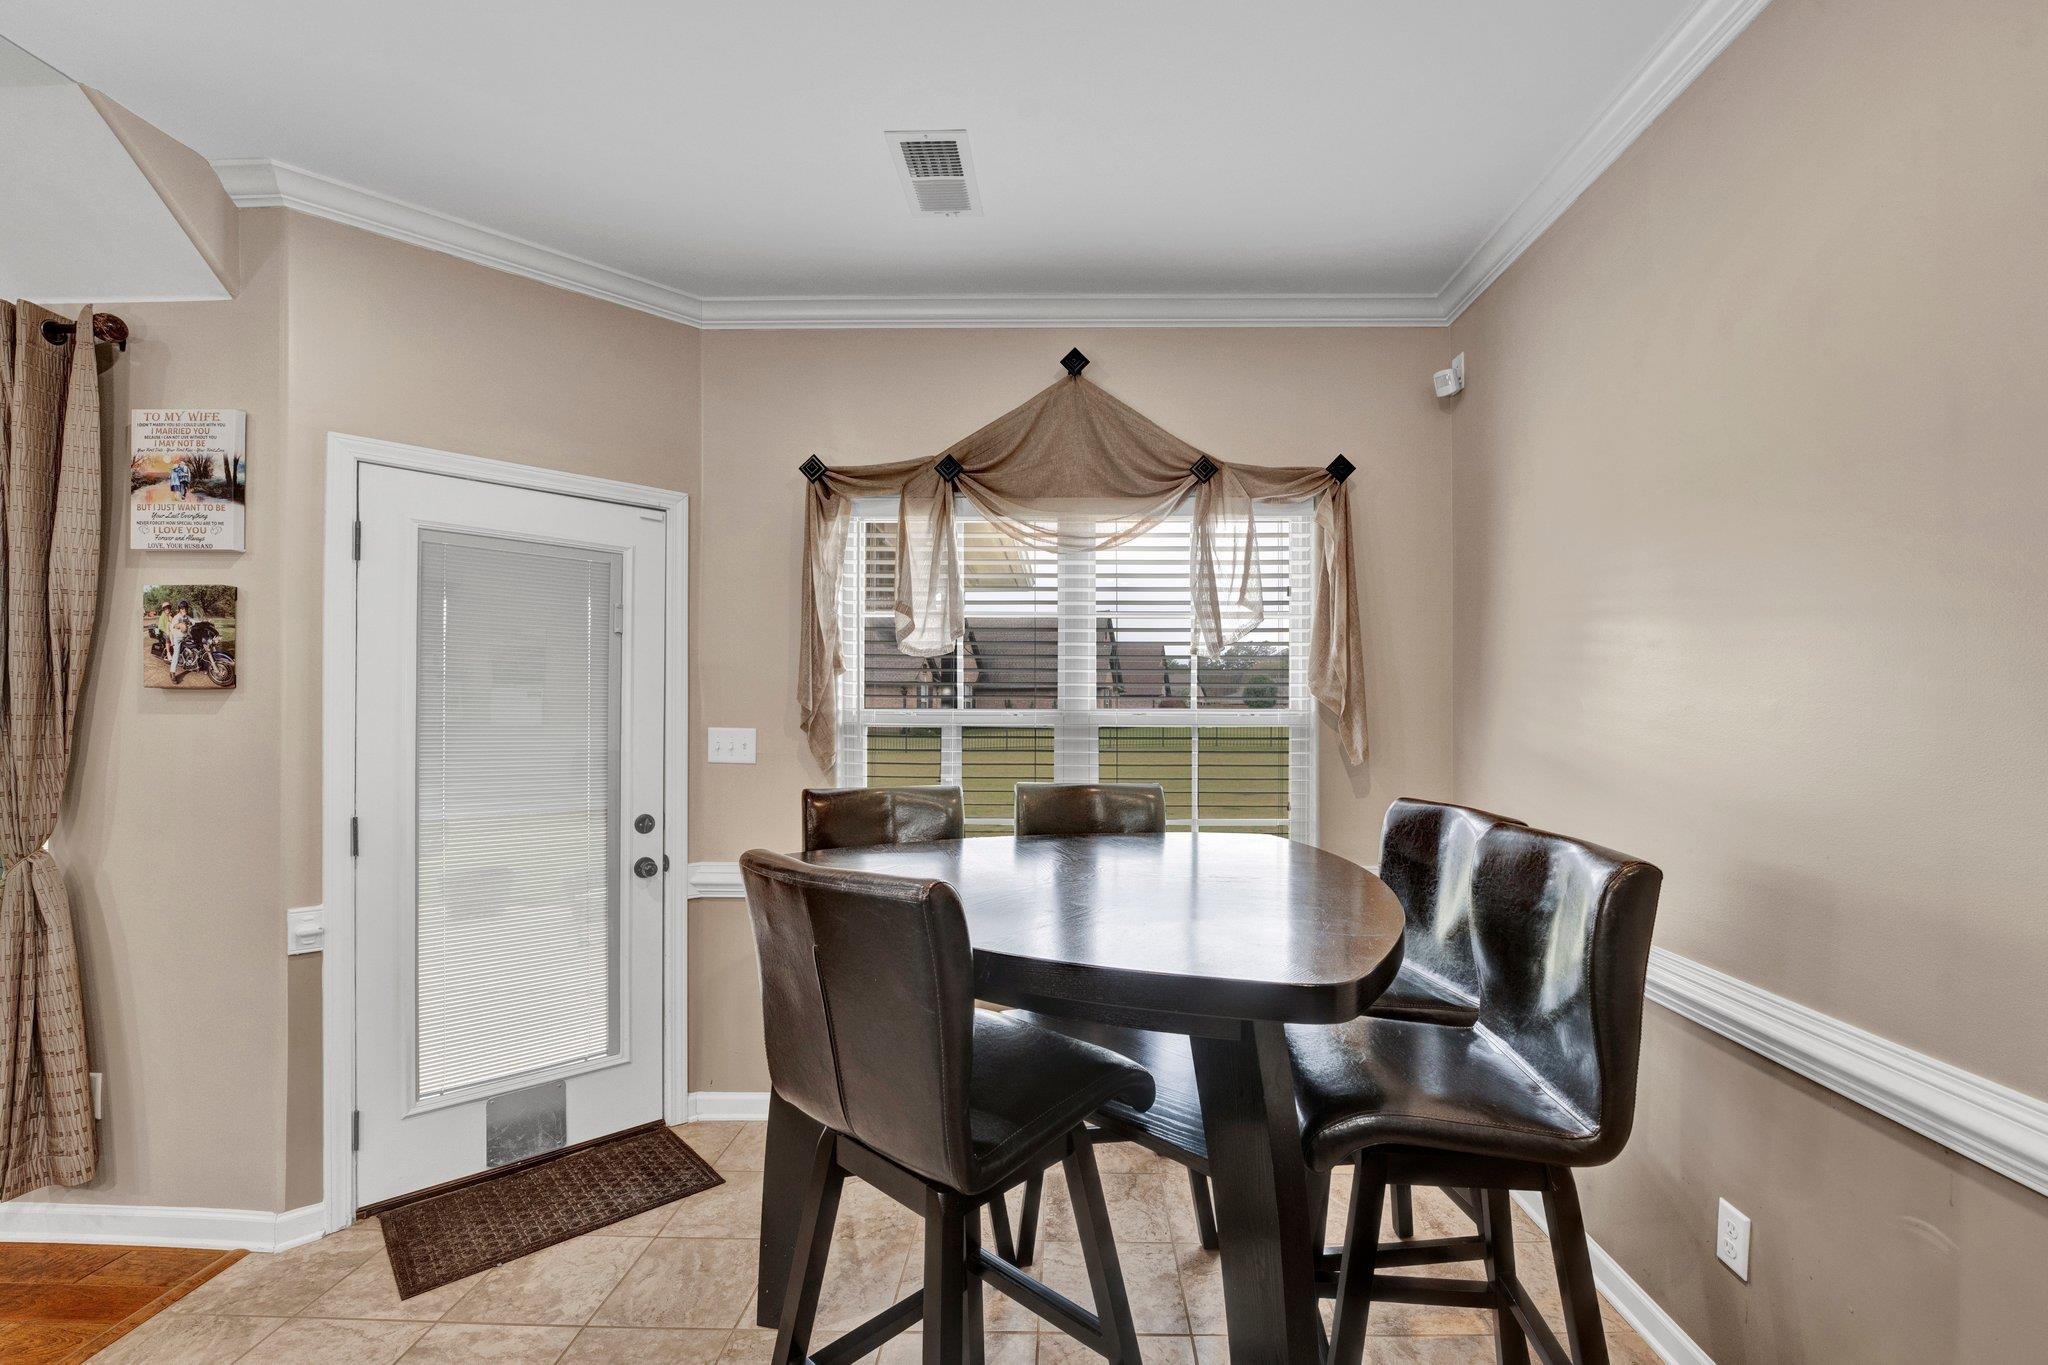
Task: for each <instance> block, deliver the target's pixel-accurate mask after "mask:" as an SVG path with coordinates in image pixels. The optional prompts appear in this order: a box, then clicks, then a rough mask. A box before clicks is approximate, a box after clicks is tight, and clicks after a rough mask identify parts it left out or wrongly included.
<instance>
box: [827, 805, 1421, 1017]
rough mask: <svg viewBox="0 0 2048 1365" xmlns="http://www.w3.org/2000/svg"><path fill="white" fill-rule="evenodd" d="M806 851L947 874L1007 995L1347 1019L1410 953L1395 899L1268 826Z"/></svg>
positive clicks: (984, 979) (941, 877) (1136, 1007)
mask: <svg viewBox="0 0 2048 1365" xmlns="http://www.w3.org/2000/svg"><path fill="white" fill-rule="evenodd" d="M805 856H806V858H807V860H808V861H811V862H814V863H822V864H829V865H830V866H833V867H845V868H858V869H860V870H862V871H865V872H880V873H886V874H891V875H895V876H904V877H916V878H919V879H921V880H931V881H943V882H946V883H948V884H949V885H951V886H952V887H953V889H954V890H955V892H956V893H957V894H958V895H959V897H960V904H961V908H962V909H963V910H964V911H965V912H966V916H967V932H968V937H969V938H970V939H971V940H972V942H973V944H974V953H975V965H976V970H977V973H978V979H977V982H976V989H977V991H978V993H979V994H980V995H981V996H982V998H983V999H986V1000H991V1001H994V1002H995V1003H997V1004H1006V1005H1024V1006H1031V1007H1037V1006H1040V1005H1044V1004H1049V1003H1051V1002H1055V1001H1058V1002H1066V1003H1069V1004H1072V1005H1080V1006H1088V1005H1095V1006H1099V1007H1101V1008H1102V1009H1103V1010H1104V1011H1121V1012H1131V1011H1137V1012H1147V1013H1152V1012H1156V1013H1161V1014H1172V1015H1198V1016H1209V1017H1212V1018H1217V1019H1229V1020H1269V1021H1277V1022H1286V1023H1321V1024H1330V1023H1341V1022H1343V1021H1344V1020H1347V1019H1354V1018H1356V1017H1358V1015H1360V1014H1361V1013H1363V1012H1364V1010H1365V1008H1366V1007H1367V1006H1368V1005H1370V1004H1371V1003H1372V1001H1373V1000H1375V999H1376V998H1377V997H1378V996H1379V993H1380V991H1381V990H1383V989H1384V988H1385V987H1386V984H1387V983H1388V982H1389V981H1391V980H1393V977H1394V973H1395V972H1396V971H1397V970H1398V969H1399V967H1400V965H1401V927H1402V915H1401V903H1400V902H1399V901H1398V900H1396V899H1395V898H1394V893H1393V892H1392V891H1389V890H1388V889H1387V887H1386V884H1385V883H1383V882H1381V881H1380V879H1379V878H1377V877H1375V876H1373V875H1372V873H1370V872H1368V871H1366V870H1365V869H1364V868H1362V867H1360V866H1358V865H1357V864H1356V863H1352V862H1349V861H1347V860H1345V859H1343V858H1340V857H1337V856H1336V855H1335V854H1331V853H1325V852H1323V851H1322V850H1321V849H1317V848H1312V847H1310V846H1309V845H1307V844H1298V843H1295V842H1293V841H1291V840H1288V839H1281V838H1275V837H1274V836H1272V835H1266V834H1199V835H1193V834H1119V835H1089V836H1085V837H1080V838H1025V839H1014V838H983V839H953V840H944V841H940V842H936V843H921V844H898V845H893V846H882V847H873V848H847V849H833V850H830V851H826V852H820V853H811V854H807V855H805Z"/></svg>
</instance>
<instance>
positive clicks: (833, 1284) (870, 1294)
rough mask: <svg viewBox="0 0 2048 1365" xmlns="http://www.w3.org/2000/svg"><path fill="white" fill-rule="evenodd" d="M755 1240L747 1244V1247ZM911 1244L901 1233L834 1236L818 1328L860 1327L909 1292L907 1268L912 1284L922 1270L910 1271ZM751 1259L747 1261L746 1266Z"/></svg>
mask: <svg viewBox="0 0 2048 1365" xmlns="http://www.w3.org/2000/svg"><path fill="white" fill-rule="evenodd" d="M752 1245H753V1244H752V1243H748V1246H749V1248H751V1247H752ZM911 1259H912V1253H911V1250H910V1248H909V1247H908V1246H907V1245H906V1244H905V1243H904V1242H903V1241H902V1239H900V1238H893V1237H878V1238H861V1237H835V1238H833V1240H832V1254H831V1256H830V1257H829V1258H828V1259H827V1260H826V1262H825V1282H824V1284H823V1285H822V1286H821V1287H820V1288H819V1290H818V1319H817V1327H816V1330H817V1331H818V1332H819V1333H821V1334H830V1333H836V1332H843V1331H845V1330H846V1329H847V1328H849V1327H858V1326H859V1325H860V1324H861V1323H863V1322H865V1321H867V1320H868V1319H869V1318H871V1317H873V1316H874V1315H875V1314H877V1313H879V1312H881V1311H882V1310H883V1309H885V1308H887V1307H888V1306H889V1305H890V1304H892V1303H894V1302H896V1300H897V1299H899V1298H900V1297H902V1296H903V1295H904V1294H907V1293H909V1292H910V1290H909V1288H908V1287H905V1286H903V1279H904V1276H905V1274H906V1273H910V1274H912V1275H913V1277H914V1278H913V1280H912V1283H913V1284H915V1283H916V1282H917V1279H918V1278H921V1270H920V1271H916V1272H911V1271H907V1270H906V1267H907V1266H908V1265H909V1262H910V1260H911ZM752 1270H753V1262H752V1260H751V1259H750V1260H749V1262H748V1271H749V1273H751V1272H752Z"/></svg>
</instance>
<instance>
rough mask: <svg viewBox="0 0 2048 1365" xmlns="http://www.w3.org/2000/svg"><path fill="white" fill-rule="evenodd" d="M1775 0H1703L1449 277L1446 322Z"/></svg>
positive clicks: (1441, 299) (1443, 294)
mask: <svg viewBox="0 0 2048 1365" xmlns="http://www.w3.org/2000/svg"><path fill="white" fill-rule="evenodd" d="M1770 2H1771V0H1699V4H1698V5H1697V6H1696V7H1695V8H1694V9H1693V11H1692V13H1690V14H1688V15H1686V16H1685V18H1683V19H1681V20H1680V21H1679V22H1678V25H1677V27H1676V28H1674V29H1673V30H1672V31H1671V34H1670V36H1669V37H1667V38H1665V40H1664V41H1663V42H1662V43H1660V44H1658V46H1657V49H1656V51H1654V52H1652V53H1651V54H1650V55H1649V57H1648V58H1647V59H1645V60H1644V62H1643V64H1642V65H1641V66H1639V67H1637V68H1636V70H1635V74H1633V75H1632V76H1630V77H1629V78H1628V80H1627V81H1626V82H1624V83H1623V85H1622V87H1621V89H1620V90H1618V91H1616V92H1615V95H1614V98H1613V99H1611V100H1609V101H1608V102H1607V106H1606V107H1605V108H1604V109H1602V110H1601V111H1600V112H1599V114H1598V115H1596V116H1595V117H1594V119H1593V122H1592V123H1591V125H1589V126H1588V127H1587V129H1586V131H1585V132H1583V133H1581V134H1579V136H1578V137H1577V138H1576V139H1575V140H1574V141H1573V142H1572V144H1571V145H1570V146H1569V147H1567V148H1565V149H1564V152H1563V153H1562V154H1561V155H1560V156H1559V157H1558V158H1557V160H1555V161H1553V162H1551V163H1550V169H1549V170H1547V171H1545V172H1544V173H1543V176H1542V178H1541V179H1539V180H1538V181H1537V182H1536V184H1535V185H1534V186H1533V187H1532V188H1531V189H1530V190H1529V192H1528V193H1527V194H1525V195H1523V196H1522V198H1521V200H1520V201H1519V202H1518V203H1517V204H1516V205H1515V206H1514V207H1513V208H1512V209H1509V210H1508V213H1507V216H1506V217H1505V218H1503V219H1501V221H1500V223H1499V224H1498V225H1497V226H1496V227H1495V228H1494V230H1493V231H1492V232H1490V233H1488V234H1487V237H1486V240H1485V241H1483V242H1481V243H1480V244H1479V246H1478V248H1477V249H1476V250H1475V251H1473V253H1472V254H1471V255H1470V256H1469V257H1467V258H1466V260H1465V264H1464V265H1462V266H1460V267H1459V268H1458V271H1457V273H1456V274H1454V275H1452V276H1451V278H1450V280H1449V281H1448V282H1446V283H1445V285H1444V287H1443V289H1442V290H1441V291H1440V292H1439V293H1438V294H1437V305H1438V309H1437V311H1438V312H1439V313H1440V314H1441V315H1442V317H1443V320H1444V323H1445V324H1446V325H1448V324H1450V323H1453V322H1456V321H1457V320H1458V315H1459V314H1461V313H1463V312H1464V311H1465V310H1466V309H1467V308H1469V307H1471V306H1472V303H1473V301H1474V300H1476V299H1477V298H1478V297H1479V296H1480V295H1481V294H1483V293H1485V292H1486V287H1487V286H1488V285H1490V284H1492V283H1493V282H1494V281H1495V280H1497V279H1499V278H1500V276H1501V272H1503V271H1505V270H1506V269H1507V268H1508V267H1509V266H1511V265H1513V264H1514V263H1515V261H1516V260H1517V259H1518V258H1519V257H1520V256H1521V254H1522V253H1523V252H1525V251H1527V250H1528V249H1529V248H1530V247H1531V246H1533V245H1535V243H1536V239H1537V238H1539V237H1541V236H1542V235H1543V234H1544V232H1546V231H1547V230H1548V229H1549V227H1550V225H1551V224H1552V223H1555V222H1556V221H1557V220H1558V219H1559V218H1561V217H1563V216H1564V211H1565V210H1566V209H1568V208H1570V207H1571V206H1572V205H1573V204H1574V203H1576V202H1577V201H1578V198H1579V196H1580V195H1582V194H1584V193H1585V192H1586V189H1587V187H1588V186H1590V185H1591V184H1592V183H1593V182H1594V181H1595V180H1598V179H1599V178H1600V176H1601V174H1602V173H1603V172H1605V171H1606V169H1607V168H1608V167H1609V166H1612V165H1613V164H1614V163H1615V162H1616V161H1617V160H1619V159H1620V157H1621V154H1622V153H1623V152H1625V151H1627V150H1628V149H1629V147H1630V146H1632V145H1633V144H1634V143H1635V140H1636V139H1637V138H1639V137H1641V136H1642V135H1643V131H1644V130H1645V129H1647V128H1648V127H1649V126H1650V125H1651V124H1652V123H1653V122H1655V121H1656V119H1657V116H1658V115H1659V114H1661V113H1663V112H1664V111H1665V110H1666V109H1668V108H1670V107H1671V103H1672V101H1673V100H1676V99H1677V98H1678V97H1679V96H1680V95H1682V94H1684V93H1685V89H1686V87H1687V86H1689V85H1691V84H1692V83H1693V81H1694V80H1695V79H1697V78H1698V76H1699V74H1700V72H1702V71H1704V70H1706V69H1707V66H1708V64H1709V63H1711V62H1712V61H1713V60H1714V58H1716V57H1718V56H1720V55H1721V53H1722V51H1723V50H1724V49H1725V48H1726V47H1727V46H1728V44H1730V43H1732V42H1734V41H1735V39H1736V37H1737V35H1739V34H1740V33H1741V32H1742V31H1743V30H1744V29H1746V28H1748V27H1749V25H1750V21H1751V20H1753V19H1755V18H1756V17H1757V15H1759V14H1761V13H1763V11H1764V6H1766V5H1768V4H1770Z"/></svg>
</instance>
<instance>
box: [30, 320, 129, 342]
mask: <svg viewBox="0 0 2048 1365" xmlns="http://www.w3.org/2000/svg"><path fill="white" fill-rule="evenodd" d="M77 330H78V324H77V323H75V322H60V321H58V320H57V319H56V318H45V319H44V320H43V340H44V341H47V342H49V343H50V344H51V345H52V346H62V345H64V344H65V343H66V342H68V341H70V340H71V335H72V333H74V332H76V331H77ZM92 339H93V340H94V341H95V342H106V343H111V344H112V345H113V347H114V349H115V350H118V351H123V352H125V351H126V350H127V349H128V324H127V323H125V322H123V321H121V319H119V318H117V317H115V316H114V315H113V314H112V313H94V314H93V315H92Z"/></svg>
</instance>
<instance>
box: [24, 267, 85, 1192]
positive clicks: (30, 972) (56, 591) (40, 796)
mask: <svg viewBox="0 0 2048 1365" xmlns="http://www.w3.org/2000/svg"><path fill="white" fill-rule="evenodd" d="M47 321H55V322H62V323H69V322H70V321H71V320H70V319H68V318H63V317H60V316H58V315H57V314H55V313H51V312H49V311H48V310H46V309H43V308H39V307H37V306H36V305H34V304H32V303H23V304H20V305H18V306H11V305H9V304H7V303H5V302H0V631H4V636H0V666H4V668H5V672H4V674H0V1198H4V1199H12V1198H14V1197H16V1196H17V1195H20V1194H23V1193H25V1192H27V1191H29V1190H32V1189H35V1188H36V1187H37V1186H40V1185H48V1184H53V1183H54V1184H58V1185H82V1184H84V1183H85V1182H86V1181H88V1180H91V1179H92V1177H93V1173H94V1171H95V1170H96V1169H97V1167H98V1162H99V1152H98V1146H97V1141H96V1137H95V1134H94V1132H93V1123H92V1086H91V1081H90V1079H89V1076H88V1073H89V1071H90V1069H91V1067H90V1064H89V1062H88V1061H87V1058H86V1048H85V1007H84V1000H83V996H82V993H81V991H80V988H79V973H78V943H77V939H76V937H75V936H74V935H73V933H72V929H71V904H70V901H69V899H68V898H67V897H66V896H65V893H64V877H63V873H62V872H61V871H60V870H59V868H58V867H57V864H56V861H55V860H54V859H52V858H51V856H50V854H49V852H48V850H47V849H45V848H44V847H43V845H44V844H45V843H46V842H48V840H49V838H50V835H51V833H52V832H53V831H54V830H55V829H56V827H57V810H58V806H59V805H60V804H61V803H62V801H63V799H64V780H65V777H66V775H67V774H68V773H69V771H70V766H71V734H72V729H73V727H74V725H75V724H76V723H77V718H78V702H79V696H80V694H81V692H82V691H83V689H84V687H85V667H86V660H87V657H88V656H89V654H90V653H91V647H92V629H93V617H94V614H95V612H96V611H97V609H98V605H99V578H100V390H99V373H98V370H97V368H96V367H95V365H94V359H93V340H92V335H93V323H92V311H91V309H87V310H86V311H85V312H83V313H81V314H79V316H78V319H77V328H76V330H75V331H73V332H72V334H71V337H70V338H69V339H68V340H66V341H65V342H64V343H63V344H61V345H57V344H52V343H51V342H50V341H49V340H47V339H46V338H45V337H44V335H43V324H44V323H45V322H47Z"/></svg>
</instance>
